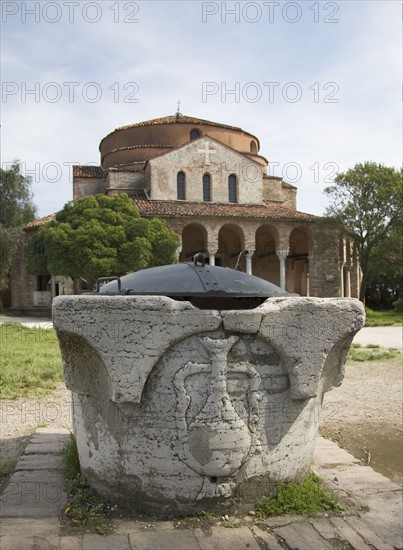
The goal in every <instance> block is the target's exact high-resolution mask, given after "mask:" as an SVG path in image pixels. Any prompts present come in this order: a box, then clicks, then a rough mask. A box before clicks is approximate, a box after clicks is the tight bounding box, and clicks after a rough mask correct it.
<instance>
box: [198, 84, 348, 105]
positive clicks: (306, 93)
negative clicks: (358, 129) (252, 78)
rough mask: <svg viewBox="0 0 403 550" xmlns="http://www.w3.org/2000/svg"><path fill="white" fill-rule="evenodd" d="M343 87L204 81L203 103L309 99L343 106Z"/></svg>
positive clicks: (287, 101) (292, 101)
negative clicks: (341, 102) (340, 98)
mask: <svg viewBox="0 0 403 550" xmlns="http://www.w3.org/2000/svg"><path fill="white" fill-rule="evenodd" d="M339 91H340V86H339V84H338V83H337V82H334V81H330V82H324V83H320V82H313V83H312V84H309V85H302V84H300V83H299V82H277V81H265V82H213V81H207V82H202V94H201V96H202V102H203V103H207V102H208V101H210V99H211V98H214V99H215V100H216V101H219V102H221V103H241V102H246V103H258V102H259V101H262V102H264V103H275V102H279V101H283V102H286V103H298V102H299V101H301V100H304V99H309V100H310V101H312V102H313V103H339V98H338V93H339Z"/></svg>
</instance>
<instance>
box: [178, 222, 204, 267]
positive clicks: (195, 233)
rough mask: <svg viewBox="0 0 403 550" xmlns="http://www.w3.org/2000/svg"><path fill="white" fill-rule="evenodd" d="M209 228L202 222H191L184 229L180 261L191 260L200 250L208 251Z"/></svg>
mask: <svg viewBox="0 0 403 550" xmlns="http://www.w3.org/2000/svg"><path fill="white" fill-rule="evenodd" d="M207 242H208V236H207V230H206V228H205V227H204V226H203V225H201V224H200V223H189V224H188V225H186V226H185V227H184V228H183V231H182V251H181V253H180V256H179V261H180V262H189V261H191V259H192V258H193V256H194V255H195V254H197V253H198V252H204V253H206V252H207Z"/></svg>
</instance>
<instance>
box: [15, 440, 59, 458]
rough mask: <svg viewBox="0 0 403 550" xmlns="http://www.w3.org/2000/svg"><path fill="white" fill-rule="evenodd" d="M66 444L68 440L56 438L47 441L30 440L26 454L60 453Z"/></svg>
mask: <svg viewBox="0 0 403 550" xmlns="http://www.w3.org/2000/svg"><path fill="white" fill-rule="evenodd" d="M65 444H66V442H63V441H57V440H56V439H55V440H54V441H49V442H47V443H33V442H32V441H30V442H29V443H28V445H27V446H26V447H25V451H24V454H26V455H35V454H50V455H52V454H60V453H61V451H62V449H63V447H64V445H65Z"/></svg>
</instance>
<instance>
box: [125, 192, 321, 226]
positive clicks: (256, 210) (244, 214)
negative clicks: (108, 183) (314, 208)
mask: <svg viewBox="0 0 403 550" xmlns="http://www.w3.org/2000/svg"><path fill="white" fill-rule="evenodd" d="M133 203H134V205H135V206H136V207H137V208H138V209H139V212H140V214H141V215H142V216H161V217H163V218H164V217H170V218H171V217H220V218H260V219H273V220H299V221H313V220H314V219H315V216H313V215H312V214H306V213H305V212H299V211H298V210H292V209H291V208H286V207H285V206H280V205H278V204H276V203H274V202H273V203H272V202H268V203H266V204H231V203H214V202H189V201H168V200H167V201H163V200H146V199H144V198H143V197H139V196H134V197H133Z"/></svg>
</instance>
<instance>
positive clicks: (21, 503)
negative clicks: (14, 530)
mask: <svg viewBox="0 0 403 550" xmlns="http://www.w3.org/2000/svg"><path fill="white" fill-rule="evenodd" d="M66 502H67V496H66V494H65V492H64V478H63V474H62V473H59V472H56V471H55V470H21V471H18V472H15V473H14V474H13V475H12V476H11V478H10V481H9V483H8V485H7V488H6V490H5V491H4V493H3V494H2V495H1V497H0V517H11V518H18V517H26V518H48V517H55V516H58V514H59V513H60V511H61V509H62V508H63V506H64V505H65V504H66Z"/></svg>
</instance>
